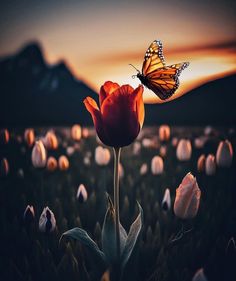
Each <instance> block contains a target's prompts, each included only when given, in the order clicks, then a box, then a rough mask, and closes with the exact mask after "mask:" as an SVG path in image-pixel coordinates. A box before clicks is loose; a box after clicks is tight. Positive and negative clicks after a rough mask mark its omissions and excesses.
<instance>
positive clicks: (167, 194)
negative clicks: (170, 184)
mask: <svg viewBox="0 0 236 281" xmlns="http://www.w3.org/2000/svg"><path fill="white" fill-rule="evenodd" d="M161 207H162V209H163V210H164V211H169V210H170V208H171V198H170V190H169V188H166V190H165V194H164V197H163V200H162V203H161Z"/></svg>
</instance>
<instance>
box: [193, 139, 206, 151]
mask: <svg viewBox="0 0 236 281" xmlns="http://www.w3.org/2000/svg"><path fill="white" fill-rule="evenodd" d="M205 142H206V138H205V137H199V138H196V139H195V140H194V146H195V147H196V148H197V149H200V148H203V147H204V145H205Z"/></svg>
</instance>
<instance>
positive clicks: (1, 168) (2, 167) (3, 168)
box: [0, 158, 9, 177]
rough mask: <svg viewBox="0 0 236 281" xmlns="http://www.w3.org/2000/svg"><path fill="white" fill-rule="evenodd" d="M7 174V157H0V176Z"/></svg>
mask: <svg viewBox="0 0 236 281" xmlns="http://www.w3.org/2000/svg"><path fill="white" fill-rule="evenodd" d="M8 174H9V163H8V160H7V158H3V159H1V162H0V177H6V176H7V175H8Z"/></svg>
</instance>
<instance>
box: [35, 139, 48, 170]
mask: <svg viewBox="0 0 236 281" xmlns="http://www.w3.org/2000/svg"><path fill="white" fill-rule="evenodd" d="M31 159H32V164H33V166H34V167H35V168H44V167H45V166H46V162H47V152H46V149H45V147H44V145H43V142H42V141H41V140H39V141H36V143H35V145H34V147H33V150H32V154H31Z"/></svg>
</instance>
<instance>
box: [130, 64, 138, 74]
mask: <svg viewBox="0 0 236 281" xmlns="http://www.w3.org/2000/svg"><path fill="white" fill-rule="evenodd" d="M129 65H131V66H132V67H133V68H134V69H135V70H136V71H138V73H140V71H139V70H138V69H137V68H136V67H135V66H133V65H132V64H131V63H130V64H129Z"/></svg>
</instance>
